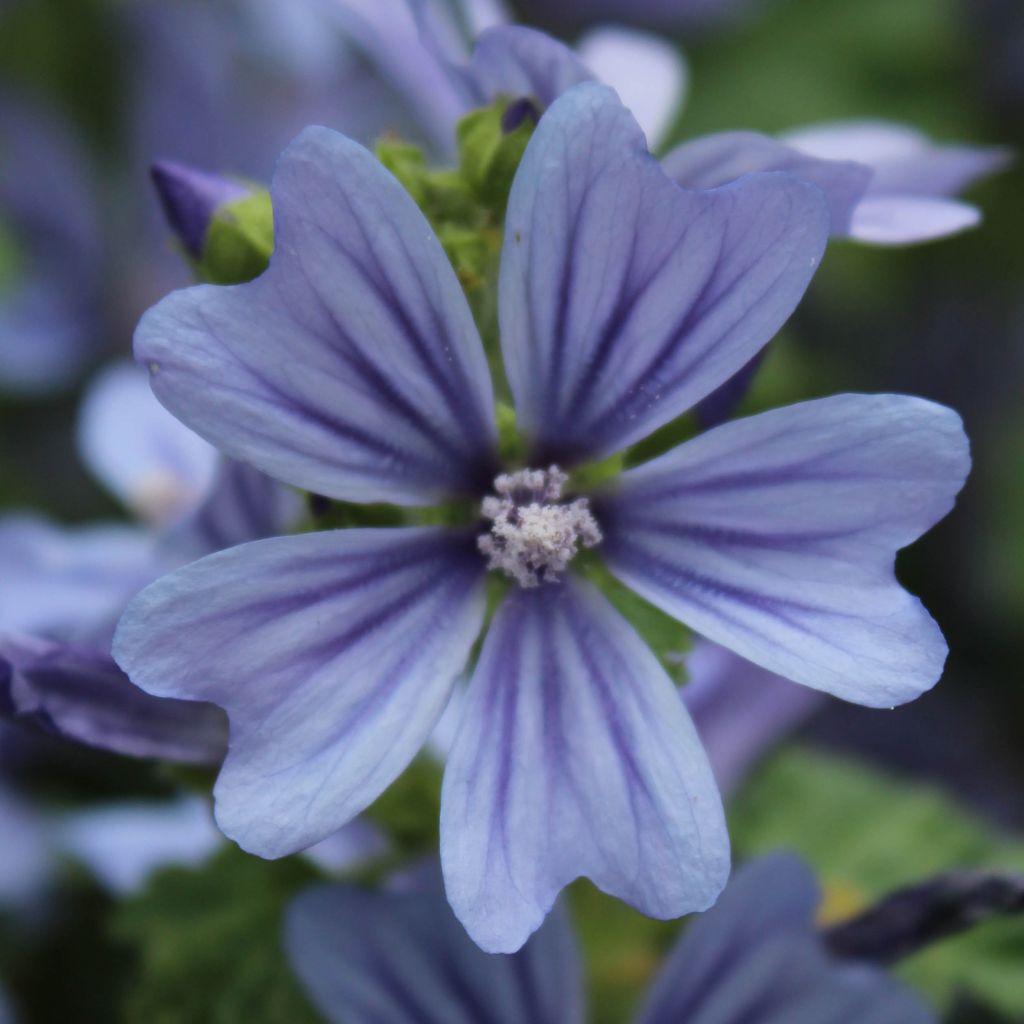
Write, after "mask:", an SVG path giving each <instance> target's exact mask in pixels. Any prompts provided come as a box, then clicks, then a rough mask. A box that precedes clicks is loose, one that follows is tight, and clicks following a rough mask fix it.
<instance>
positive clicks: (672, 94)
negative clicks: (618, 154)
mask: <svg viewBox="0 0 1024 1024" xmlns="http://www.w3.org/2000/svg"><path fill="white" fill-rule="evenodd" d="M576 53H577V55H578V56H579V58H580V60H581V61H583V63H584V65H586V67H588V68H589V69H590V71H591V72H592V73H593V76H594V78H596V79H597V80H598V81H599V82H604V84H605V85H610V86H611V87H612V88H613V89H614V90H615V91H616V92H617V93H618V94H619V98H620V99H621V100H622V102H623V104H625V106H626V107H627V108H628V109H629V111H630V112H631V113H632V115H633V116H634V117H635V118H636V119H637V123H638V124H639V125H640V127H641V128H642V129H643V130H644V134H645V135H646V136H647V141H648V143H649V144H650V147H651V149H655V148H657V146H658V144H659V143H660V142H661V140H662V139H663V138H664V137H665V136H666V135H667V134H668V131H669V129H670V128H671V127H672V122H673V120H674V119H675V117H676V115H677V114H678V113H679V111H680V109H681V108H682V106H683V102H684V101H685V99H686V88H687V83H688V81H689V69H688V67H687V64H686V60H685V59H684V57H683V55H682V52H681V51H680V50H679V47H678V46H675V45H674V44H673V43H670V42H668V40H666V39H663V38H662V37H661V36H656V35H651V34H650V33H648V32H638V31H636V30H635V29H626V28H617V27H611V26H603V27H601V28H596V29H593V30H591V31H590V32H588V33H587V34H586V35H585V36H583V38H582V39H580V40H579V41H578V42H577V44H576Z"/></svg>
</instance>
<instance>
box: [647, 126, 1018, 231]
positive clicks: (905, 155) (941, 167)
mask: <svg viewBox="0 0 1024 1024" xmlns="http://www.w3.org/2000/svg"><path fill="white" fill-rule="evenodd" d="M1011 159H1012V156H1011V153H1010V151H1009V150H1007V149H1006V148H1004V147H999V146H967V145H962V144H950V145H941V146H940V145H936V144H934V143H932V142H930V141H929V140H928V139H927V138H926V137H925V136H924V135H922V134H921V133H920V132H918V131H916V130H915V129H913V128H910V127H908V126H906V125H900V124H891V123H889V122H884V121H849V122H841V121H840V122H835V123H832V124H823V125H815V126H811V127H807V128H800V129H795V130H793V131H791V132H788V133H786V134H784V135H783V136H781V138H780V139H773V138H771V137H769V136H767V135H760V134H758V133H757V132H722V133H719V134H714V135H704V136H700V137H699V138H696V139H691V140H690V141H689V142H684V143H682V144H681V145H680V146H677V147H676V148H675V149H673V150H672V151H671V152H670V153H669V154H667V155H666V157H665V158H664V161H663V163H664V167H665V170H666V172H667V173H668V174H669V176H670V177H672V178H673V179H675V180H676V181H678V182H679V184H681V185H684V186H685V187H687V188H716V187H717V186H719V185H723V184H725V183H727V182H729V181H734V180H735V179H736V178H738V177H740V176H741V175H744V174H750V173H751V172H754V171H784V172H786V173H787V174H793V175H795V176H796V177H798V178H801V179H802V180H804V181H808V182H810V183H811V184H813V185H817V186H818V187H819V188H821V189H822V190H823V191H824V192H825V194H826V195H827V196H828V199H829V208H830V211H831V214H832V234H833V235H835V236H837V237H841V238H842V237H846V238H851V239H853V240H854V241H857V242H865V243H868V244H871V245H911V244H914V243H917V242H927V241H930V240H932V239H935V238H945V237H947V236H949V235H953V234H956V233H958V232H960V231H964V230H965V229H967V228H971V227H974V226H975V225H976V224H978V222H979V221H980V219H981V214H980V212H979V211H978V209H977V208H976V207H974V206H970V205H968V204H967V203H964V202H961V201H959V200H957V199H954V198H952V197H953V196H954V195H956V194H957V193H958V192H960V191H962V190H963V189H965V188H967V187H968V186H969V185H971V184H972V183H973V182H975V181H977V180H979V179H981V178H984V177H987V176H989V175H991V174H995V173H996V172H997V171H1000V170H1003V169H1004V168H1005V167H1006V166H1007V165H1008V164H1009V163H1010V161H1011Z"/></svg>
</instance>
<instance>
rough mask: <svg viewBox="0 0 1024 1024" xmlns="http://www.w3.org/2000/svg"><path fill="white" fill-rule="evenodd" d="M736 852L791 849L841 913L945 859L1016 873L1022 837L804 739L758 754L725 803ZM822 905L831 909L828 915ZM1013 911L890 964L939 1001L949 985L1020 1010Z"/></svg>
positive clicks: (1017, 923) (1019, 955) (1022, 934)
mask: <svg viewBox="0 0 1024 1024" xmlns="http://www.w3.org/2000/svg"><path fill="white" fill-rule="evenodd" d="M730 817H731V834H732V839H733V845H734V848H735V849H736V851H737V854H738V855H739V856H742V857H750V856H755V855H756V854H759V853H762V852H765V851H767V850H771V849H777V848H779V847H787V848H790V849H794V850H796V851H797V852H798V853H800V854H801V855H802V856H804V857H805V858H806V859H807V860H808V861H809V862H810V863H811V864H812V865H813V866H814V867H815V868H816V870H817V871H818V873H819V875H820V876H821V878H822V880H823V883H824V886H825V892H826V901H825V907H824V911H825V913H826V914H829V915H830V916H834V910H835V906H836V903H837V902H838V901H837V899H836V896H837V895H839V896H841V897H842V900H841V902H842V903H843V905H844V906H843V910H844V911H845V913H844V914H843V915H842V916H845V914H849V913H854V912H856V910H858V909H859V905H863V904H865V903H868V902H870V901H872V900H874V899H877V898H879V897H881V896H884V895H885V894H886V893H888V892H890V891H891V890H893V889H896V888H898V887H900V886H903V885H908V884H911V883H914V882H917V881H920V880H921V879H923V878H927V877H928V876H930V875H933V874H936V873H938V872H940V871H944V870H947V869H950V868H956V867H972V868H1001V869H1009V870H1017V871H1021V870H1024V842H1022V841H1020V840H1018V839H1010V838H1007V837H1004V836H1001V835H999V834H998V833H997V832H995V831H994V830H993V829H991V828H989V827H988V826H987V825H985V824H984V823H983V822H981V821H979V820H977V819H976V818H974V817H972V816H971V815H970V814H969V813H968V812H967V811H965V810H964V809H963V808H961V807H960V806H958V805H957V804H956V803H955V802H954V801H953V800H952V799H950V798H949V797H948V796H946V795H945V794H943V793H942V792H940V791H939V790H937V789H935V788H933V787H931V786H927V785H923V784H920V783H914V782H908V781H905V780H900V779H897V778H894V777H891V776H888V775H886V774H884V773H882V772H880V771H878V770H877V769H874V768H869V767H867V766H865V765H863V764H861V763H859V762H857V761H854V760H850V759H847V758H841V757H835V756H832V755H826V754H823V753H819V752H815V751H812V750H809V749H805V748H800V747H796V748H789V749H786V750H784V751H782V752H780V753H779V754H777V755H776V756H775V757H773V758H772V759H771V760H770V761H768V762H766V763H765V764H764V765H763V766H762V769H761V771H760V772H759V773H758V775H757V776H756V778H755V779H754V780H753V781H752V782H751V783H750V784H749V785H748V786H747V787H745V788H744V789H743V791H742V792H741V793H740V795H739V797H738V798H737V800H736V802H735V804H734V806H733V808H732V812H731V815H730ZM830 909H831V911H832V913H831V914H830ZM1022 962H1024V920H1021V919H1019V918H1018V919H1007V920H1001V921H993V922H990V923H988V924H986V925H984V926H982V927H979V928H978V929H977V930H976V931H973V932H968V933H967V934H965V935H961V936H958V937H956V938H952V939H949V940H946V941H944V942H941V943H938V944H937V945H935V946H933V947H932V948H931V949H928V950H925V951H924V952H922V953H919V954H917V955H916V956H914V957H912V958H911V959H909V960H908V961H906V963H905V964H903V965H902V966H901V968H900V973H901V974H902V975H903V976H904V977H905V978H906V980H907V981H909V982H910V983H911V984H913V985H914V986H915V987H917V988H919V989H920V990H921V991H922V992H924V993H925V994H926V995H928V996H929V997H930V998H931V999H932V1000H933V1001H934V1002H935V1003H936V1004H937V1005H939V1006H940V1007H946V1006H948V1005H949V1004H950V1002H951V1000H952V999H953V997H954V996H955V995H956V993H957V992H958V991H961V990H964V991H967V992H969V993H973V994H975V995H976V996H977V997H979V998H980V999H982V1000H983V1001H984V1002H986V1003H988V1004H991V1005H992V1006H993V1008H995V1009H996V1010H998V1011H1000V1012H1003V1013H1006V1014H1010V1015H1011V1016H1014V1017H1016V1016H1019V1015H1020V1014H1022V1013H1024V983H1022V982H1021V970H1020V965H1021V963H1022Z"/></svg>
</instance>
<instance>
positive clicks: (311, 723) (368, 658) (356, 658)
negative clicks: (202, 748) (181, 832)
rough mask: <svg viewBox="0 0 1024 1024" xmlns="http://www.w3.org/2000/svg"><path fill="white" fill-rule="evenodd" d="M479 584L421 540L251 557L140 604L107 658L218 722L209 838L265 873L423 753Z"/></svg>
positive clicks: (467, 564)
mask: <svg viewBox="0 0 1024 1024" xmlns="http://www.w3.org/2000/svg"><path fill="white" fill-rule="evenodd" d="M482 575H483V573H482V563H481V561H480V558H479V555H478V554H477V552H476V550H475V548H473V546H472V544H471V543H470V542H469V541H468V540H467V539H466V538H465V537H464V536H463V535H461V534H457V533H455V532H454V531H447V530H442V529H437V528H419V529H393V530H389V529H379V530H336V531H333V532H330V533H310V534H301V535H297V536H294V537H278V538H273V539H270V540H262V541H253V542H252V543H251V544H243V545H241V546H240V547H237V548H231V549H230V550H228V551H222V552H218V553H217V554H215V555H210V556H209V557H207V558H204V559H202V560H201V561H199V562H195V563H194V564H192V565H190V566H186V567H185V568H184V569H181V570H179V571H178V572H175V573H171V574H170V575H169V576H165V577H164V578H163V579H162V580H159V581H157V582H156V583H154V584H153V585H152V586H151V587H149V588H148V589H146V590H144V591H143V592H142V594H140V595H139V596H138V597H137V598H136V599H135V600H134V601H133V602H132V603H131V604H130V605H129V606H128V610H127V611H126V612H125V615H124V617H123V618H122V619H121V623H120V625H119V627H118V632H117V636H116V638H115V646H114V654H115V657H116V658H117V660H118V661H119V662H120V664H121V665H122V667H124V669H125V671H126V672H127V673H128V674H129V676H131V678H132V680H133V681H134V682H135V683H137V684H138V685H139V686H141V687H142V688H143V689H145V690H147V691H149V692H150V693H154V694H157V695H159V696H173V697H187V698H189V699H194V700H195V699H198V700H209V701H212V702H213V703H215V704H219V705H220V706H221V707H223V708H224V709H225V710H226V711H227V713H228V718H229V720H230V724H231V742H230V748H229V751H228V756H227V759H226V761H225V763H224V768H223V770H222V771H221V774H220V778H219V779H218V780H217V785H216V788H215V790H214V795H215V796H216V798H217V822H218V824H219V825H220V827H221V828H222V829H223V830H224V832H226V833H227V834H228V835H229V836H230V837H231V838H232V839H235V840H236V841H237V842H238V843H239V845H241V846H242V847H243V848H244V849H246V850H249V851H250V852H252V853H257V854H259V855H260V856H263V857H279V856H282V855H284V854H286V853H292V852H294V851H295V850H299V849H302V848H304V847H306V846H309V845H311V844H312V843H315V842H317V841H318V840H320V839H323V838H325V837H326V836H327V835H329V834H330V833H331V832H334V831H336V830H337V829H339V828H341V826H342V825H344V824H345V823H346V822H347V821H348V820H350V819H351V818H352V817H354V816H355V815H356V814H358V813H359V812H360V811H361V810H363V808H365V807H366V806H367V805H368V804H369V803H370V802H371V801H373V800H374V799H375V798H376V797H377V796H378V795H379V794H380V793H381V792H382V791H383V790H384V789H385V788H386V787H387V786H388V785H389V784H390V783H391V782H392V781H393V780H394V778H395V777H396V776H397V775H398V774H399V773H400V772H401V771H402V769H403V768H404V767H405V766H406V765H407V764H408V763H409V761H410V760H411V759H412V758H413V756H414V755H415V754H416V752H417V751H418V750H419V748H420V747H421V746H422V745H423V743H424V741H425V740H426V738H427V736H429V734H430V731H431V729H432V728H433V727H434V724H435V723H436V721H437V719H438V718H439V717H440V715H441V712H442V711H443V710H444V705H445V702H446V701H447V699H448V695H449V693H450V692H451V686H452V682H453V680H454V678H455V676H456V675H457V673H458V672H459V670H460V669H461V668H462V666H463V664H464V662H465V660H466V657H467V655H468V653H469V649H470V647H471V646H472V644H473V641H474V639H475V638H476V635H477V633H478V632H479V629H480V624H481V621H482V618H483V612H484V603H485V602H484V595H483V585H482Z"/></svg>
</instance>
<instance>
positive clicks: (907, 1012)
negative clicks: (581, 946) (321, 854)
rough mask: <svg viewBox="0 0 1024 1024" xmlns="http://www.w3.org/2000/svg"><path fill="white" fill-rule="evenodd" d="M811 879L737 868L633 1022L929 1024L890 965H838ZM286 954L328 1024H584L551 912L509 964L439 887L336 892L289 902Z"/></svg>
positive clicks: (579, 985) (763, 866)
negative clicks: (478, 942) (484, 948)
mask: <svg viewBox="0 0 1024 1024" xmlns="http://www.w3.org/2000/svg"><path fill="white" fill-rule="evenodd" d="M819 899H820V896H819V892H818V888H817V885H816V883H815V880H814V876H813V874H812V873H811V871H810V870H809V869H808V868H807V867H806V866H805V865H804V864H803V863H802V862H800V861H799V860H797V859H796V858H795V857H792V856H790V855H788V854H773V855H770V856H767V857H764V858H762V859H760V860H757V861H754V862H752V863H750V864H748V865H747V866H745V867H744V868H743V869H742V870H740V871H739V872H737V874H736V875H735V877H734V878H733V879H732V881H731V882H730V883H729V885H728V887H727V888H726V890H725V892H724V893H723V894H722V897H721V898H720V899H719V901H718V903H717V904H716V906H715V907H714V908H713V909H712V910H709V911H708V912H707V913H706V914H704V915H702V916H701V917H700V918H698V919H697V920H695V921H694V922H693V923H692V924H690V925H689V927H688V928H686V930H685V931H684V932H683V934H682V935H681V936H680V938H679V939H678V940H677V941H676V944H675V946H674V947H673V948H672V949H671V950H670V951H669V953H668V955H667V957H666V959H665V961H664V963H663V964H662V966H661V968H660V970H659V972H658V974H657V976H656V977H655V979H654V982H653V984H652V986H651V989H650V991H649V992H648V994H647V996H646V998H645V1000H644V1003H643V1005H642V1007H641V1008H640V1009H639V1011H638V1013H637V1015H636V1017H635V1020H636V1021H637V1024H681V1022H685V1024H866V1022H870V1024H934V1021H935V1017H934V1015H933V1014H932V1013H931V1012H930V1011H929V1010H928V1009H927V1008H926V1007H925V1006H924V1005H923V1004H922V1003H921V1002H920V1001H919V1000H918V999H917V997H916V996H915V995H913V994H912V993H911V992H910V991H909V990H907V989H905V988H903V987H902V986H901V985H899V984H898V983H896V982H894V981H892V980H891V979H890V978H888V977H887V976H886V975H885V974H883V973H882V972H881V971H879V970H877V969H875V968H871V967H866V966H860V965H858V964H855V963H840V962H835V961H832V960H830V959H829V957H828V956H827V954H826V953H825V950H824V948H823V946H822V943H821V940H820V938H819V936H818V934H817V933H816V931H815V929H814V915H815V910H816V908H817V906H818V902H819ZM285 951H286V953H287V955H288V958H289V961H290V962H291V965H292V968H293V969H294V971H295V973H296V975H297V976H298V977H299V980H300V981H301V982H302V984H303V987H304V988H305V991H306V994H307V995H308V996H309V998H310V999H311V1001H312V1002H313V1004H314V1005H315V1006H316V1008H317V1009H318V1010H319V1011H320V1013H322V1014H323V1015H324V1017H325V1018H326V1019H327V1020H328V1021H331V1022H332V1024H371V1022H377V1021H387V1022H388V1024H526V1022H529V1024H582V1021H583V1020H584V1019H585V1010H586V1007H585V1000H584V988H583V972H582V969H581V964H580V959H579V953H578V951H577V948H576V943H575V939H574V937H573V934H572V929H571V926H570V924H569V921H568V918H567V916H566V915H565V913H564V912H562V910H561V909H560V908H556V910H555V912H554V913H552V914H551V916H550V917H549V918H548V920H547V921H545V923H544V925H543V926H542V927H541V928H540V929H539V930H538V931H537V932H536V934H534V935H533V936H532V937H531V939H530V940H529V942H527V943H526V945H525V946H524V947H523V948H522V949H521V950H520V951H519V952H518V953H515V954H513V955H512V956H488V955H487V954H485V953H482V952H481V951H480V950H479V949H478V948H477V947H476V946H474V945H473V943H472V942H470V941H469V939H468V938H467V937H466V934H465V932H464V931H463V930H462V929H461V928H460V927H459V925H458V923H457V922H456V920H455V918H454V917H453V916H452V914H451V911H450V910H449V908H448V907H447V905H446V904H445V900H444V895H443V893H442V890H441V886H440V884H439V883H438V882H437V881H436V880H433V882H432V880H430V879H426V880H422V881H421V882H420V884H419V885H418V886H416V887H413V888H411V889H408V888H406V889H395V890H393V891H391V890H381V891H367V890H365V889H359V888H356V887H354V886H342V885H327V886H319V887H317V888H314V889H310V890H308V891H306V892H305V893H303V894H301V895H300V896H299V897H297V898H296V899H295V900H294V901H293V902H292V904H291V906H290V907H289V910H288V914H287V917H286V922H285Z"/></svg>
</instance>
